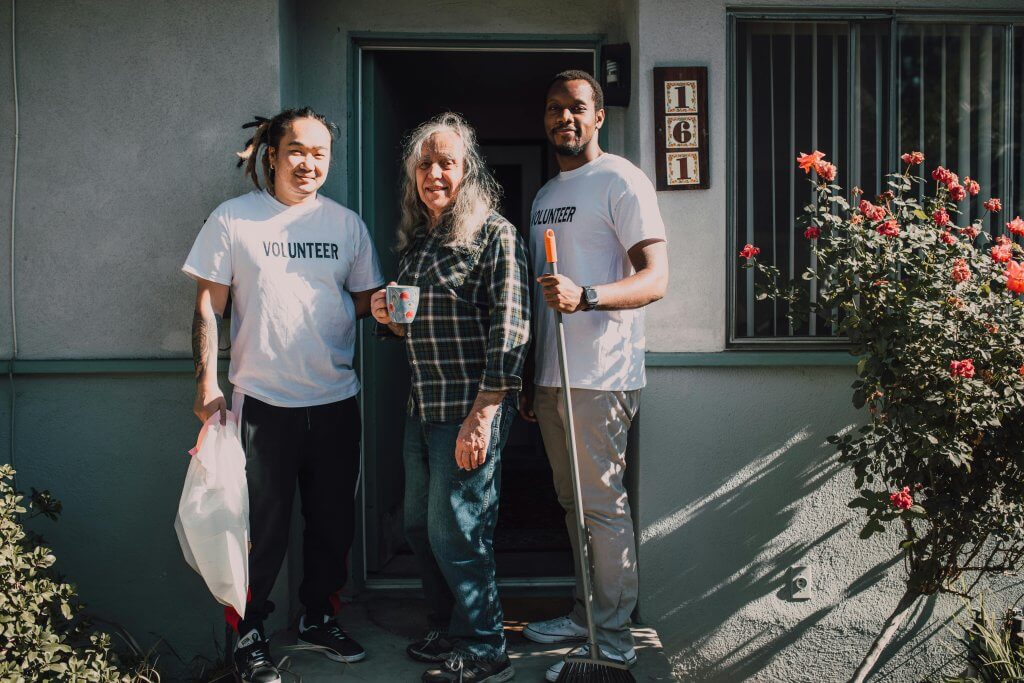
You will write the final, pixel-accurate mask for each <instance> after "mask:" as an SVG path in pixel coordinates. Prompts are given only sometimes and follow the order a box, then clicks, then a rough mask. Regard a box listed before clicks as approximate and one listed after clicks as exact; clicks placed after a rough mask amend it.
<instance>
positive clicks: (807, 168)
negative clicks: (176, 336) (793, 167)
mask: <svg viewBox="0 0 1024 683" xmlns="http://www.w3.org/2000/svg"><path fill="white" fill-rule="evenodd" d="M824 158H825V153H824V152H819V151H817V150H815V151H813V152H811V153H810V154H804V153H802V152H801V153H800V156H798V157H797V158H796V163H797V165H798V166H799V167H800V168H801V169H803V171H804V173H810V172H811V169H812V168H814V167H815V166H816V165H817V163H818V162H819V161H821V160H822V159H824Z"/></svg>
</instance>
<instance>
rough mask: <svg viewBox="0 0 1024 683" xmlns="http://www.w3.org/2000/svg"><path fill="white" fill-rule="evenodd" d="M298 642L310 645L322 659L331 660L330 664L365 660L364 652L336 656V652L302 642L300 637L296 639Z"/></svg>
mask: <svg viewBox="0 0 1024 683" xmlns="http://www.w3.org/2000/svg"><path fill="white" fill-rule="evenodd" d="M298 641H299V642H300V643H305V644H306V645H312V646H313V647H315V648H318V649H319V651H320V654H322V655H323V656H324V657H327V659H329V660H331V661H332V662H340V663H341V664H355V663H356V662H361V661H363V660H364V659H366V652H365V651H364V652H361V653H359V654H357V655H350V656H348V657H346V656H345V655H342V654H338V653H337V652H336V651H334V650H332V649H330V648H329V647H325V646H324V645H317V644H316V643H311V642H309V641H308V640H303V638H302V636H301V635H300V636H299V637H298Z"/></svg>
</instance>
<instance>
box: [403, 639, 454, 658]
mask: <svg viewBox="0 0 1024 683" xmlns="http://www.w3.org/2000/svg"><path fill="white" fill-rule="evenodd" d="M453 649H454V646H453V645H452V641H450V640H448V633H447V632H445V631H431V632H430V633H428V634H427V637H426V638H424V639H423V640H417V641H416V642H415V643H413V644H412V645H410V646H409V647H407V648H405V654H407V655H409V658H410V659H414V660H416V661H417V662H427V663H428V664H433V663H440V662H443V661H445V660H446V659H448V658H449V657H451V654H452V650H453Z"/></svg>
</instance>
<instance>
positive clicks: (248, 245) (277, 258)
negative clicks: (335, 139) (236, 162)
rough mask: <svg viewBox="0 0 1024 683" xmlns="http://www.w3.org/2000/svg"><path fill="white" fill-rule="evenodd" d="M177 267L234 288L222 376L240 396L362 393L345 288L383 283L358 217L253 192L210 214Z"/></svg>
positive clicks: (308, 402) (303, 398)
mask: <svg viewBox="0 0 1024 683" xmlns="http://www.w3.org/2000/svg"><path fill="white" fill-rule="evenodd" d="M182 270H183V271H184V272H185V273H186V274H188V275H190V276H192V277H196V278H203V279H205V280H212V281H213V282H219V283H220V284H223V285H230V287H231V300H232V313H231V365H230V367H229V369H228V378H229V379H230V380H231V383H232V384H234V386H235V388H236V389H238V390H240V391H241V392H242V393H243V394H245V395H247V396H252V397H253V398H256V399H259V400H260V401H264V402H266V403H269V404H271V405H275V406H282V407H300V406H313V405H322V404H325V403H332V402H334V401H341V400H344V399H346V398H350V397H352V396H355V395H356V394H357V393H359V380H358V379H357V378H356V373H355V371H354V370H353V368H352V357H353V355H354V353H355V341H356V325H355V323H356V315H355V304H354V303H353V302H352V297H351V296H350V295H349V294H348V292H362V291H366V290H369V289H374V288H376V287H380V286H381V285H382V284H384V278H383V277H382V276H381V271H380V263H379V262H378V260H377V254H376V252H375V251H374V249H373V242H372V241H371V240H370V235H369V233H368V232H367V230H366V225H365V224H364V223H363V221H362V220H361V219H360V218H359V216H358V215H356V213H355V212H353V211H350V210H349V209H346V208H345V207H344V206H342V205H341V204H338V203H337V202H335V201H332V200H330V199H328V198H327V197H323V196H318V197H317V198H316V199H315V200H313V201H310V202H306V203H303V204H299V205H296V206H287V205H285V204H282V203H281V202H279V201H277V200H276V199H274V197H272V196H271V195H270V194H269V193H267V192H265V191H259V190H253V191H252V192H250V193H248V194H245V195H242V196H241V197H235V198H234V199H230V200H228V201H226V202H224V203H223V204H221V205H220V206H218V207H217V208H216V209H215V210H214V211H213V213H212V214H210V217H209V218H208V219H207V221H206V223H205V224H204V225H203V228H202V230H200V231H199V236H198V237H196V241H195V244H194V245H192V251H190V252H189V255H188V258H187V259H186V260H185V265H184V266H183V267H182ZM346 290H347V291H346Z"/></svg>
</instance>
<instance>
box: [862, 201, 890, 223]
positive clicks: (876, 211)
mask: <svg viewBox="0 0 1024 683" xmlns="http://www.w3.org/2000/svg"><path fill="white" fill-rule="evenodd" d="M859 208H860V212H861V213H862V214H864V217H865V218H867V219H868V220H871V221H880V220H882V219H883V218H885V207H883V206H875V205H874V204H872V203H871V202H869V201H868V200H866V199H862V200H860V206H859Z"/></svg>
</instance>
